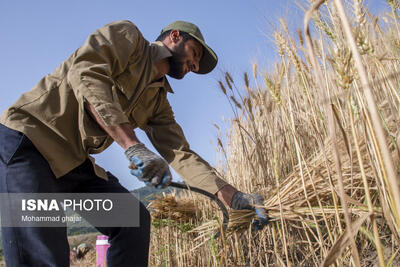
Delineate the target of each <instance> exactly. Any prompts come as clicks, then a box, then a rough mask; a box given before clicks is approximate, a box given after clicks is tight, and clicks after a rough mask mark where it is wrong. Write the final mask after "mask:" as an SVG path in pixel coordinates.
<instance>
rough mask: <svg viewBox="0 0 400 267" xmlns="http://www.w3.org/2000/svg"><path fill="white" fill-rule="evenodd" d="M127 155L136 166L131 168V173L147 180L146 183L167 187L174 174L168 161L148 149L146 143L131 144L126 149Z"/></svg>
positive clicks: (142, 179)
mask: <svg viewBox="0 0 400 267" xmlns="http://www.w3.org/2000/svg"><path fill="white" fill-rule="evenodd" d="M125 155H126V157H127V158H128V159H129V160H130V162H131V164H132V163H133V164H134V165H135V166H136V168H135V169H131V174H132V175H134V176H136V177H137V178H138V179H139V180H141V181H143V182H145V183H146V185H153V186H155V187H157V188H165V187H166V186H168V185H169V184H170V183H171V180H172V175H171V172H170V170H169V167H168V163H167V162H166V161H165V160H164V159H163V158H161V157H160V156H158V155H157V154H155V153H153V152H152V151H150V150H148V149H147V148H146V147H145V145H144V144H142V143H139V144H136V145H133V146H130V147H129V148H128V149H127V150H126V151H125Z"/></svg>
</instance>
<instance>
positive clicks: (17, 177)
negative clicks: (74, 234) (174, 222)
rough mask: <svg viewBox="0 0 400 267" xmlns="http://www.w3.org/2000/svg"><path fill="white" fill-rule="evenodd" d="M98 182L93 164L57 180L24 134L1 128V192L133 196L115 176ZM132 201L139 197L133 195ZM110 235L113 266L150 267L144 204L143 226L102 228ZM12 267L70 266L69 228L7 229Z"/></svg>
mask: <svg viewBox="0 0 400 267" xmlns="http://www.w3.org/2000/svg"><path fill="white" fill-rule="evenodd" d="M107 175H108V178H109V180H108V181H106V180H104V179H101V178H99V177H97V176H96V175H95V173H94V170H93V166H92V164H91V162H90V160H87V161H86V162H84V163H83V164H82V165H80V166H78V167H77V168H75V169H73V170H72V171H71V172H69V173H67V174H66V175H64V176H63V177H61V178H59V179H56V178H55V176H54V174H53V173H52V171H51V169H50V166H49V164H48V163H47V161H46V160H45V159H44V158H43V156H42V155H41V154H40V153H39V152H38V150H37V149H36V148H35V146H34V145H33V144H32V142H31V141H30V140H29V139H28V138H27V137H26V136H25V135H24V134H22V133H20V132H18V131H14V130H12V129H9V128H7V127H6V126H4V125H2V124H0V192H1V193H67V192H68V193H70V192H74V193H83V192H86V193H128V190H127V189H125V188H124V187H123V186H122V185H121V184H120V183H119V181H118V179H117V178H116V177H115V176H113V175H112V174H111V173H109V172H108V173H107ZM132 198H135V197H134V196H133V195H132ZM97 230H99V232H101V233H102V234H104V235H108V237H109V242H110V247H109V249H108V251H107V266H108V267H117V266H118V267H125V266H147V265H148V254H149V243H150V214H149V212H148V210H147V209H146V207H145V206H144V205H143V204H142V203H140V226H139V227H97ZM1 231H2V243H3V250H4V257H5V261H6V264H7V267H23V266H24V267H35V266H49V267H50V266H52V267H64V266H65V267H68V266H69V252H70V250H69V244H68V239H67V230H66V227H47V228H46V227H2V228H1Z"/></svg>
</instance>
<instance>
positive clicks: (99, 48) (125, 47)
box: [0, 21, 226, 193]
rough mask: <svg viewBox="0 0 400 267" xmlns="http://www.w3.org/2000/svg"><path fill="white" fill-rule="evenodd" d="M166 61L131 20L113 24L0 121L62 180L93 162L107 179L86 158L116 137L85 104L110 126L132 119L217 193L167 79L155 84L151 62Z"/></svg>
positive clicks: (179, 167) (175, 162)
mask: <svg viewBox="0 0 400 267" xmlns="http://www.w3.org/2000/svg"><path fill="white" fill-rule="evenodd" d="M169 56H171V54H170V52H169V50H168V49H167V48H166V47H165V46H164V45H163V44H162V43H161V42H154V43H149V42H148V41H147V40H145V39H144V38H143V36H142V34H141V32H140V31H139V30H138V28H137V27H136V26H135V25H134V24H133V23H132V22H130V21H116V22H112V23H110V24H107V25H105V26H104V27H102V28H100V29H98V30H96V31H95V32H94V33H92V34H91V35H90V36H89V37H88V39H87V40H86V41H85V43H84V45H83V46H82V47H80V48H79V49H77V50H76V51H75V52H74V53H73V54H72V55H71V56H70V57H69V58H68V59H67V60H66V61H64V62H63V63H62V64H61V65H60V66H59V67H58V68H57V69H55V70H54V72H53V73H51V74H49V75H46V76H45V77H44V78H43V79H42V80H41V81H40V82H39V83H38V84H37V85H36V86H35V87H34V88H33V89H32V90H31V91H29V92H26V93H24V94H23V95H22V96H21V97H20V98H19V99H18V100H17V101H16V102H15V103H14V104H13V105H12V106H11V107H9V108H8V109H7V110H6V111H4V112H3V114H2V115H1V118H0V123H2V124H4V125H6V126H7V127H9V128H12V129H14V130H17V131H20V132H22V133H24V134H25V135H26V136H27V137H28V138H29V139H30V140H31V141H32V142H33V143H34V145H35V146H36V148H37V149H38V150H39V152H40V153H41V154H42V155H43V157H44V158H45V159H46V160H47V161H48V163H49V165H50V167H51V169H52V171H53V173H54V175H55V176H56V177H57V178H59V177H62V176H63V175H65V174H66V173H68V172H69V171H71V170H72V169H74V168H75V167H77V166H79V165H80V164H82V163H83V162H84V161H85V160H86V159H87V158H88V157H89V158H90V159H91V160H92V162H93V164H94V167H95V172H96V174H97V175H98V176H99V177H102V178H104V179H107V176H106V173H105V171H104V169H102V168H101V167H99V166H98V165H96V164H95V163H94V159H93V158H92V157H90V156H89V154H96V153H100V152H102V151H104V150H105V149H106V148H107V147H109V146H110V145H111V143H112V142H113V140H112V139H111V137H110V136H108V135H107V133H106V132H105V131H104V130H103V129H102V128H101V127H100V126H99V125H98V124H97V123H96V122H95V121H94V120H93V119H92V118H91V116H90V115H89V113H88V112H87V111H86V110H85V108H84V105H85V101H88V102H89V103H91V104H92V105H93V106H94V108H95V109H96V111H97V113H98V114H99V115H100V117H101V118H102V120H103V121H104V123H105V124H106V125H108V126H111V125H117V124H121V123H126V122H128V123H131V124H132V125H133V126H134V127H135V128H136V127H139V128H141V129H142V130H144V131H145V132H146V134H147V136H148V137H149V139H150V140H151V142H152V143H153V145H154V147H155V148H156V149H157V150H158V152H159V153H160V154H161V155H162V156H163V157H164V158H165V159H166V160H167V162H168V163H169V164H170V165H171V166H172V167H173V168H174V169H175V170H176V172H177V173H179V175H180V176H181V177H182V178H184V179H185V181H186V182H187V183H188V184H189V185H192V186H196V187H199V188H202V189H204V190H207V191H209V192H211V193H216V192H217V191H218V190H219V189H220V188H221V187H222V186H224V185H226V182H224V181H223V180H222V179H220V178H219V177H218V176H217V175H216V174H215V172H214V171H213V169H212V167H210V165H209V164H208V163H207V162H206V161H204V160H203V159H202V158H201V157H200V156H199V155H197V154H196V153H195V152H193V151H192V150H191V149H190V147H189V144H188V142H187V141H186V139H185V136H184V134H183V132H182V129H181V127H180V126H179V125H178V124H177V123H176V121H175V119H174V113H173V111H172V109H171V106H170V104H169V102H168V99H167V93H168V92H172V89H171V87H170V85H169V83H168V81H167V79H166V77H163V78H162V79H160V80H158V81H156V82H152V81H153V80H154V77H155V75H156V74H157V69H156V67H155V65H154V63H155V62H157V61H158V60H160V59H163V58H166V57H169Z"/></svg>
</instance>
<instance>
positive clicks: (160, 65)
mask: <svg viewBox="0 0 400 267" xmlns="http://www.w3.org/2000/svg"><path fill="white" fill-rule="evenodd" d="M154 65H155V66H156V68H157V70H158V73H157V75H156V76H155V77H154V80H158V79H160V78H162V77H163V76H164V75H165V74H167V73H168V71H169V63H168V58H164V59H162V60H160V61H157V62H156V63H154Z"/></svg>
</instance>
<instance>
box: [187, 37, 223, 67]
mask: <svg viewBox="0 0 400 267" xmlns="http://www.w3.org/2000/svg"><path fill="white" fill-rule="evenodd" d="M189 34H190V33H189ZM190 36H192V37H193V38H194V39H196V40H197V41H198V42H199V43H200V44H201V45H202V46H203V56H202V57H201V59H200V63H199V71H196V73H198V74H207V73H209V72H211V71H212V70H213V69H214V68H215V66H217V63H218V57H217V54H215V52H214V51H213V50H212V49H211V48H210V47H209V46H208V45H206V43H205V42H204V41H203V40H201V39H199V38H197V37H196V36H195V35H193V34H190Z"/></svg>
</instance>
